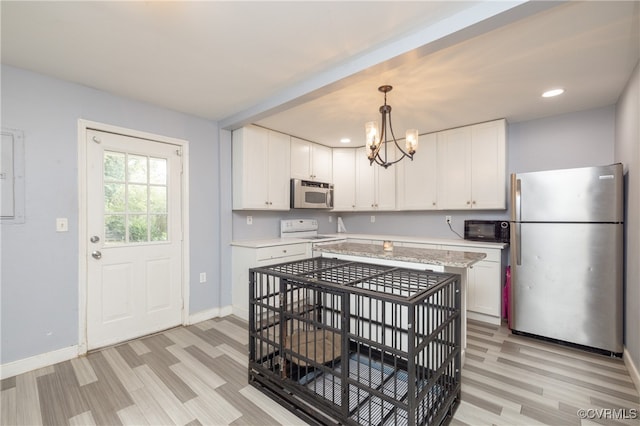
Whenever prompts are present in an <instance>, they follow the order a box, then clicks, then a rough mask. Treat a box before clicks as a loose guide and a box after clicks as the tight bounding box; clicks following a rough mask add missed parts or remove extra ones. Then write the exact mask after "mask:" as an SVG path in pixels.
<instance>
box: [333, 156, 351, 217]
mask: <svg viewBox="0 0 640 426" xmlns="http://www.w3.org/2000/svg"><path fill="white" fill-rule="evenodd" d="M355 154H356V150H355V149H352V148H336V149H334V150H333V164H334V165H335V167H334V168H333V184H334V185H335V188H334V190H333V210H338V211H345V210H346V211H349V210H354V209H355V208H356V170H355V165H356V160H355Z"/></svg>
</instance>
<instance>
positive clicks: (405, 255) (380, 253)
mask: <svg viewBox="0 0 640 426" xmlns="http://www.w3.org/2000/svg"><path fill="white" fill-rule="evenodd" d="M313 250H314V252H319V253H326V254H331V253H335V254H342V255H349V256H361V257H368V258H375V259H388V260H393V261H399V262H413V263H424V264H428V265H439V266H445V267H450V268H468V267H469V266H471V265H473V264H474V263H477V262H479V261H481V260H482V259H484V258H485V257H486V256H487V255H486V254H484V253H473V252H466V251H452V250H438V249H427V248H416V247H404V246H396V247H394V248H393V250H391V251H385V250H384V249H383V247H382V243H379V244H363V243H351V242H339V243H327V244H318V245H316V246H315V247H314V249H313Z"/></svg>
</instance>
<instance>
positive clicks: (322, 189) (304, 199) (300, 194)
mask: <svg viewBox="0 0 640 426" xmlns="http://www.w3.org/2000/svg"><path fill="white" fill-rule="evenodd" d="M291 208H292V209H332V208H333V184H332V183H326V182H316V181H312V180H302V179H291Z"/></svg>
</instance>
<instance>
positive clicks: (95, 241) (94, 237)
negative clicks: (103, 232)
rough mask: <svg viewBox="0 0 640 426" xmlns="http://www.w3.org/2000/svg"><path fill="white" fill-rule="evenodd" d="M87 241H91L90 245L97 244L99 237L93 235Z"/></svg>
mask: <svg viewBox="0 0 640 426" xmlns="http://www.w3.org/2000/svg"><path fill="white" fill-rule="evenodd" d="M89 241H91V242H92V243H97V242H98V241H100V237H98V236H97V235H94V236H93V237H91V238H89Z"/></svg>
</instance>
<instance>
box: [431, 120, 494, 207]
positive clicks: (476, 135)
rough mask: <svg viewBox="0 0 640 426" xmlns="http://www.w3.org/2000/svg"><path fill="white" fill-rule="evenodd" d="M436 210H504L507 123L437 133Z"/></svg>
mask: <svg viewBox="0 0 640 426" xmlns="http://www.w3.org/2000/svg"><path fill="white" fill-rule="evenodd" d="M437 150H438V185H437V187H438V191H437V193H438V208H439V209H444V210H466V209H504V208H506V179H505V177H506V124H505V120H496V121H490V122H487V123H480V124H474V125H472V126H466V127H460V128H456V129H450V130H445V131H442V132H438V133H437Z"/></svg>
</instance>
